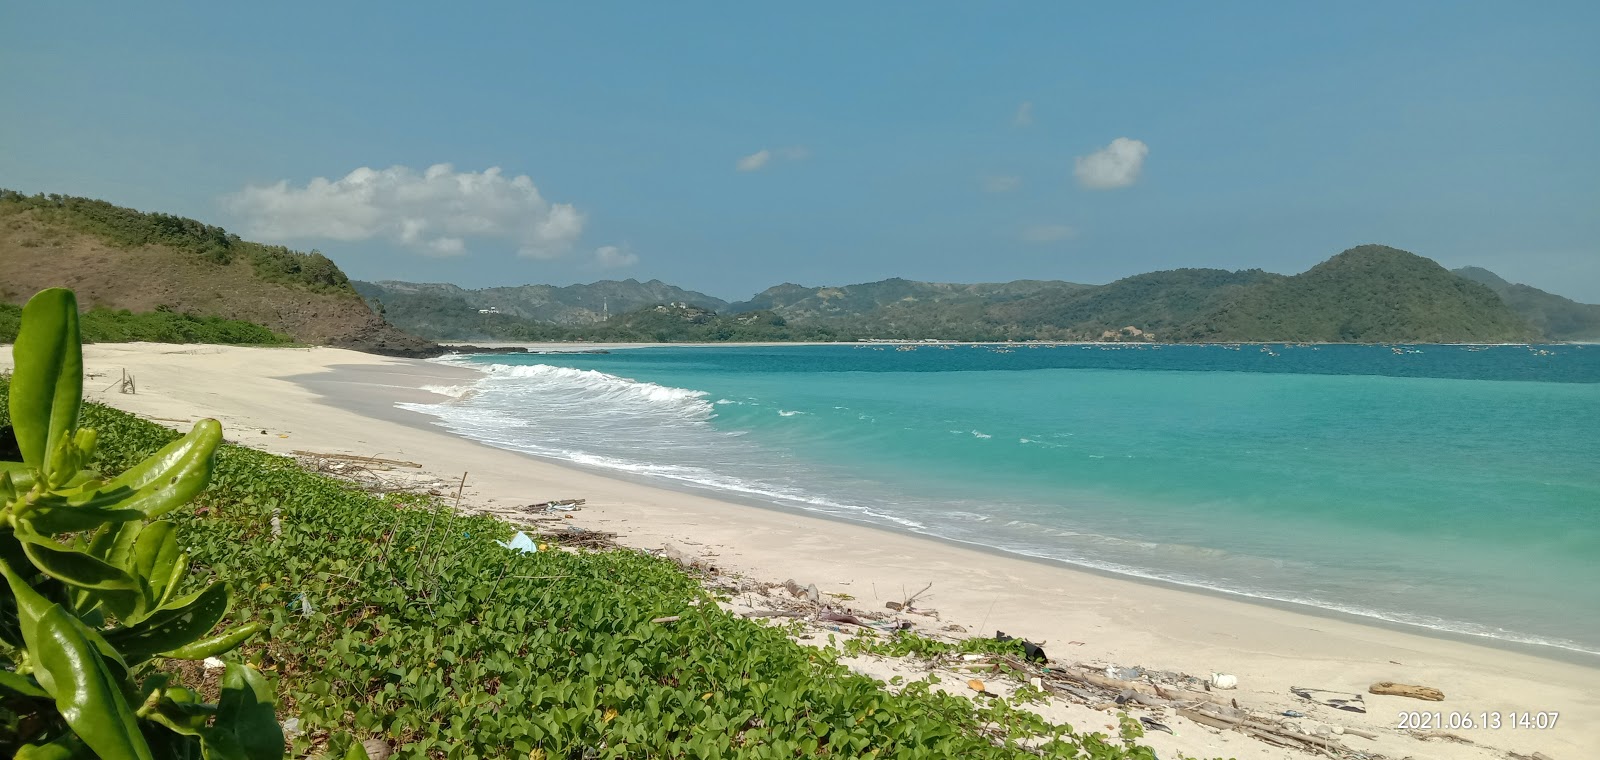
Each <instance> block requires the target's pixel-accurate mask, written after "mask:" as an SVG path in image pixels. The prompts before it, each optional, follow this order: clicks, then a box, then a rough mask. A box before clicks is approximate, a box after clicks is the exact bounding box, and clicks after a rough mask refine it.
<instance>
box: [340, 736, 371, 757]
mask: <svg viewBox="0 0 1600 760" xmlns="http://www.w3.org/2000/svg"><path fill="white" fill-rule="evenodd" d="M344 760H368V758H367V748H366V746H365V745H363V744H362V743H361V742H358V741H351V742H350V749H347V750H345V751H344Z"/></svg>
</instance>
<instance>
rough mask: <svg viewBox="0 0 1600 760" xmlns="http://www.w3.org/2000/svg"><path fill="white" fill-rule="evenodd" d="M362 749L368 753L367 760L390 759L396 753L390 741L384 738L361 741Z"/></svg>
mask: <svg viewBox="0 0 1600 760" xmlns="http://www.w3.org/2000/svg"><path fill="white" fill-rule="evenodd" d="M361 749H362V750H364V751H365V752H366V753H367V760H389V756H390V755H392V754H394V750H393V749H391V748H390V747H389V743H388V742H386V741H384V740H382V739H368V740H366V741H364V742H362V743H361Z"/></svg>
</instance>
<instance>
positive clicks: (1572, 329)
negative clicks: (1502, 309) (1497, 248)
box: [1454, 267, 1600, 340]
mask: <svg viewBox="0 0 1600 760" xmlns="http://www.w3.org/2000/svg"><path fill="white" fill-rule="evenodd" d="M1454 272H1455V273H1456V274H1457V275H1459V276H1461V277H1465V278H1467V279H1469V280H1472V281H1473V282H1478V283H1482V284H1483V285H1486V286H1488V287H1489V289H1490V290H1493V291H1494V292H1495V294H1496V295H1499V296H1500V300H1502V301H1504V302H1505V303H1506V305H1507V306H1509V307H1511V310H1512V311H1514V312H1516V313H1518V314H1520V315H1522V318H1523V319H1526V320H1528V323H1529V324H1532V325H1533V326H1534V327H1535V328H1537V329H1538V330H1539V331H1540V332H1542V333H1544V335H1545V337H1546V338H1549V339H1550V340H1600V304H1588V303H1578V302H1577V301H1574V300H1572V299H1570V298H1562V297H1561V296H1558V295H1556V294H1554V293H1547V292H1545V291H1543V290H1540V289H1538V288H1535V287H1532V286H1529V285H1522V284H1520V283H1514V282H1507V281H1506V280H1505V279H1504V278H1502V277H1501V276H1500V275H1497V274H1495V273H1494V272H1491V271H1489V270H1487V269H1483V268H1481V267H1462V268H1460V269H1456V270H1454Z"/></svg>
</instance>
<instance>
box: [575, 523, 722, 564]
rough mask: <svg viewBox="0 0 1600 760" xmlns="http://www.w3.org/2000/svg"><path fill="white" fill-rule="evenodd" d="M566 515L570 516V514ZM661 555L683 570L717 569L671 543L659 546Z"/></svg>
mask: <svg viewBox="0 0 1600 760" xmlns="http://www.w3.org/2000/svg"><path fill="white" fill-rule="evenodd" d="M567 516H568V517H571V516H572V515H567ZM612 535H615V534H612ZM661 556H663V557H666V558H667V559H669V560H671V561H672V562H673V563H675V564H677V565H678V566H679V567H681V568H683V569H685V570H704V571H706V572H708V573H715V572H716V571H717V568H716V567H715V566H713V565H712V564H711V563H710V562H707V561H706V560H705V559H703V558H702V557H700V556H699V555H696V554H689V553H688V552H685V551H684V550H682V549H679V548H678V547H676V546H674V545H672V544H667V545H666V546H663V547H662V548H661Z"/></svg>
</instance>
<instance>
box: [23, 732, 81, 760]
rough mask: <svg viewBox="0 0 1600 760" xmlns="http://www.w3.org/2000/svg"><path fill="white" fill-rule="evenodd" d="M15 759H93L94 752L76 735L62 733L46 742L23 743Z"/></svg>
mask: <svg viewBox="0 0 1600 760" xmlns="http://www.w3.org/2000/svg"><path fill="white" fill-rule="evenodd" d="M16 760H94V752H93V751H91V750H90V749H89V747H88V746H87V745H85V744H84V743H83V742H82V741H80V740H79V739H78V737H77V736H74V735H72V734H62V735H61V736H59V737H57V738H56V740H55V741H53V742H50V743H48V744H25V745H23V746H22V747H21V748H20V749H18V750H17V757H16Z"/></svg>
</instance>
